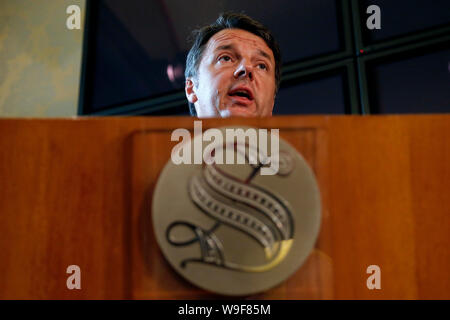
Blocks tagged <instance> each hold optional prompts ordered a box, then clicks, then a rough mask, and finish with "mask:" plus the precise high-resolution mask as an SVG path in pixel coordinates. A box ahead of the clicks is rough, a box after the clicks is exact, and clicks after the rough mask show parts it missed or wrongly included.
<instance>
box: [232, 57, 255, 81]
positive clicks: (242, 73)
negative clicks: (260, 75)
mask: <svg viewBox="0 0 450 320" xmlns="http://www.w3.org/2000/svg"><path fill="white" fill-rule="evenodd" d="M234 77H235V78H236V79H238V78H245V77H248V78H249V79H250V80H253V71H252V67H251V66H250V65H248V64H246V63H245V62H244V61H243V62H242V63H240V64H239V66H238V68H237V69H236V71H235V72H234Z"/></svg>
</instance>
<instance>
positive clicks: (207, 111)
mask: <svg viewBox="0 0 450 320" xmlns="http://www.w3.org/2000/svg"><path fill="white" fill-rule="evenodd" d="M280 73H281V53H280V49H279V46H278V44H277V42H276V41H275V38H274V37H273V35H272V34H271V33H270V31H269V30H268V29H267V28H266V27H264V26H263V25H262V24H260V23H259V22H257V21H255V20H253V19H252V18H250V17H249V16H246V15H244V14H237V13H225V14H222V15H221V16H220V17H219V18H218V19H217V20H216V22H214V23H213V24H211V25H208V26H205V27H203V28H201V29H199V30H197V31H195V40H194V44H193V46H192V48H191V50H190V51H189V54H188V56H187V61H186V71H185V77H186V84H185V91H186V97H187V99H188V101H189V107H190V110H191V114H192V115H196V116H197V117H199V118H207V117H229V116H241V117H268V116H271V115H272V110H273V106H274V101H275V95H276V93H277V90H278V87H279V84H280V78H281V74H280Z"/></svg>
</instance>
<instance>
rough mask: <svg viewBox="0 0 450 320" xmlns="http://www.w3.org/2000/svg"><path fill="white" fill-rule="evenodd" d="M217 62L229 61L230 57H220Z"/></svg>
mask: <svg viewBox="0 0 450 320" xmlns="http://www.w3.org/2000/svg"><path fill="white" fill-rule="evenodd" d="M219 61H231V57H230V56H221V57H220V58H219Z"/></svg>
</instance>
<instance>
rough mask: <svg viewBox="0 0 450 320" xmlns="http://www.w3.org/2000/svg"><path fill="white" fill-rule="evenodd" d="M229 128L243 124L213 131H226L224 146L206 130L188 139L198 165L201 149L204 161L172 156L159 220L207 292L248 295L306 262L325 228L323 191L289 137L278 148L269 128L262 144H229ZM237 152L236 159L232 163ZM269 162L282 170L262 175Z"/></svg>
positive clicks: (174, 254)
mask: <svg viewBox="0 0 450 320" xmlns="http://www.w3.org/2000/svg"><path fill="white" fill-rule="evenodd" d="M226 129H236V127H229V128H220V129H214V130H216V132H215V133H216V134H217V133H219V131H220V132H222V133H223V137H224V138H223V141H221V139H216V140H215V142H216V145H214V146H216V147H217V146H219V147H221V148H219V147H217V148H212V146H213V145H212V142H211V141H212V139H209V140H208V139H205V135H202V134H200V135H197V136H195V137H194V138H192V140H189V141H185V144H184V146H185V147H186V149H185V150H184V152H186V151H187V150H190V153H191V154H190V155H189V154H185V156H189V158H190V159H191V160H192V163H194V162H195V161H194V158H195V157H196V156H195V154H196V153H197V156H198V153H199V152H200V149H199V148H200V147H201V150H202V151H201V152H202V157H203V159H202V163H201V164H185V163H182V164H174V161H173V159H169V161H168V163H167V164H166V166H165V167H164V169H163V171H162V172H161V174H160V177H159V179H158V182H157V185H156V188H155V191H154V195H153V205H152V219H153V228H154V232H155V235H156V239H157V242H158V244H159V246H160V248H161V250H162V252H163V254H164V256H165V257H166V259H167V260H168V261H169V263H170V264H171V265H172V267H173V268H174V269H175V270H176V271H177V272H178V273H179V274H181V275H182V276H183V277H184V278H186V279H187V280H188V281H190V282H191V283H193V284H195V285H197V286H199V287H201V288H203V289H205V290H208V291H212V292H215V293H219V294H224V295H233V296H243V295H250V294H254V293H258V292H261V291H265V290H268V289H270V288H272V287H274V286H276V285H278V284H280V283H281V282H283V281H284V280H286V279H287V278H288V277H289V276H291V275H292V274H293V273H294V272H296V271H297V270H298V269H299V267H300V266H301V265H302V264H303V262H304V261H305V260H306V258H307V257H308V255H309V254H310V253H311V251H312V249H313V247H314V244H315V241H316V239H317V236H318V233H319V228H320V195H319V189H318V186H317V183H316V180H315V177H314V174H313V172H312V170H311V168H310V167H309V166H308V164H307V163H306V161H305V160H304V159H303V157H302V156H301V155H300V154H299V153H298V152H297V151H296V150H295V149H294V148H293V147H292V146H290V145H289V144H288V143H287V142H285V141H283V139H281V138H279V139H278V141H276V142H277V143H278V144H279V145H278V147H277V148H272V147H273V145H274V141H275V140H273V139H272V140H271V138H273V135H272V134H271V133H270V132H269V133H268V134H266V135H264V134H263V135H259V136H258V144H256V145H255V144H253V145H252V144H249V141H250V139H249V140H245V141H240V142H239V141H237V142H236V141H231V142H230V141H227V139H226V134H225V132H226ZM244 129H245V130H247V129H249V128H244ZM250 129H251V130H256V132H259V131H258V130H264V129H255V128H250ZM213 133H214V132H213ZM241 133H242V132H241ZM277 137H278V136H277ZM209 138H210V137H209ZM261 139H267V143H268V147H267V148H261V144H260V142H261V141H262V140H261ZM205 140H206V141H205ZM208 146H209V147H208ZM196 148H197V149H196ZM271 148H272V149H271ZM261 149H265V150H261ZM230 150H231V151H233V150H234V158H233V161H234V163H233V164H231V163H228V164H227V161H226V160H230V159H231V158H228V159H227V158H226V157H227V155H226V152H228V151H230ZM274 152H278V157H276V158H275V157H273V154H274ZM187 153H189V152H187ZM269 154H271V155H272V157H269ZM212 156H213V157H212ZM239 156H241V162H239V163H241V164H238V163H236V162H238V160H237V159H238V157H239ZM208 157H209V158H208ZM219 159H223V161H220V160H219ZM242 159H244V160H245V163H243V164H242ZM268 159H269V160H268ZM233 161H231V162H233ZM270 161H272V168H274V167H275V169H274V170H275V171H276V172H275V171H274V172H269V173H267V172H268V171H266V174H265V175H263V174H261V169H262V168H269V167H270ZM273 161H278V163H277V165H276V166H274V165H273ZM197 163H198V158H197Z"/></svg>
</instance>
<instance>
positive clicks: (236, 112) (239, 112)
mask: <svg viewBox="0 0 450 320" xmlns="http://www.w3.org/2000/svg"><path fill="white" fill-rule="evenodd" d="M221 116H222V118H226V117H260V116H261V115H260V114H259V113H258V112H257V111H256V110H253V109H250V108H248V107H239V106H233V107H228V108H226V109H225V110H222V111H221Z"/></svg>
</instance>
